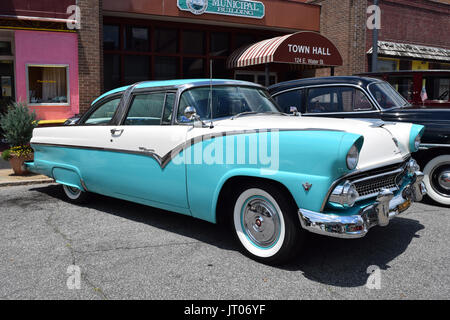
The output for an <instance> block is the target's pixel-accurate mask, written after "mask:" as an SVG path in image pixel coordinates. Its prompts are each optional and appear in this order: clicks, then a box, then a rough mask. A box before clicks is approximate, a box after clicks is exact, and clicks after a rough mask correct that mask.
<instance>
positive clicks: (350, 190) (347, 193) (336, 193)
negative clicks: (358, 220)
mask: <svg viewBox="0 0 450 320" xmlns="http://www.w3.org/2000/svg"><path fill="white" fill-rule="evenodd" d="M358 198H359V194H358V191H357V190H356V187H355V185H354V184H353V183H351V182H350V181H345V182H344V183H343V184H340V185H338V186H337V187H336V188H334V190H333V192H332V193H331V195H330V200H329V202H331V203H333V204H339V205H342V206H344V207H353V205H354V204H355V202H356V199H358Z"/></svg>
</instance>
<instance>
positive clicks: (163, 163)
mask: <svg viewBox="0 0 450 320" xmlns="http://www.w3.org/2000/svg"><path fill="white" fill-rule="evenodd" d="M271 131H278V132H283V131H331V132H345V131H341V130H333V129H323V128H307V129H284V128H282V129H277V128H270V129H254V130H252V129H247V130H236V131H228V132H217V133H208V134H204V135H199V136H196V137H194V138H191V139H189V140H188V141H185V142H183V143H181V144H179V145H178V146H176V147H175V148H173V149H172V150H170V151H169V152H167V153H166V154H165V155H164V156H160V155H158V154H157V153H155V152H151V151H145V150H127V149H114V148H104V147H91V146H80V145H67V144H57V143H41V142H33V143H31V145H32V146H33V145H41V146H51V147H62V148H74V149H87V150H99V151H109V152H119V153H128V154H137V155H143V156H147V157H150V158H153V159H155V160H156V162H158V164H159V166H160V167H161V169H164V168H165V167H166V166H167V165H168V164H169V162H170V161H171V160H172V159H173V158H175V156H177V155H178V154H179V153H180V152H182V151H183V150H185V149H187V148H188V147H190V146H192V145H194V144H195V143H197V142H204V141H207V140H211V139H214V138H219V137H225V136H234V135H239V134H250V133H264V132H271Z"/></svg>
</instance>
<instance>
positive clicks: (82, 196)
mask: <svg viewBox="0 0 450 320" xmlns="http://www.w3.org/2000/svg"><path fill="white" fill-rule="evenodd" d="M62 188H63V191H64V194H65V195H66V197H67V199H68V200H69V201H70V202H73V203H84V202H85V201H86V200H87V199H88V193H87V192H84V191H82V190H80V189H78V188H75V187H70V186H67V185H65V184H63V185H62Z"/></svg>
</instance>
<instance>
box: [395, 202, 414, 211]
mask: <svg viewBox="0 0 450 320" xmlns="http://www.w3.org/2000/svg"><path fill="white" fill-rule="evenodd" d="M409 206H411V200H406V201H405V202H403V203H402V204H400V205H399V206H398V207H397V210H398V212H399V213H400V212H403V211H405V210H406V209H408V208H409Z"/></svg>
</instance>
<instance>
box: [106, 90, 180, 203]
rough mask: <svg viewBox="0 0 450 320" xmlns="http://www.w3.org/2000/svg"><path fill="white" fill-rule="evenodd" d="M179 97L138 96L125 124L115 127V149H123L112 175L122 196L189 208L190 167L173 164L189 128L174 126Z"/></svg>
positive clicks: (171, 94)
mask: <svg viewBox="0 0 450 320" xmlns="http://www.w3.org/2000/svg"><path fill="white" fill-rule="evenodd" d="M175 96H176V93H175V92H165V91H160V92H158V91H156V92H140V93H134V94H133V95H132V96H131V98H130V102H129V104H128V108H127V110H126V113H125V116H124V118H123V119H122V120H121V123H120V124H119V125H117V126H114V127H113V128H111V130H110V132H109V138H110V140H111V142H112V143H111V144H112V146H113V148H114V149H116V150H123V153H122V155H121V156H120V158H118V159H115V160H114V161H116V163H115V164H116V166H115V168H116V170H115V171H114V172H112V174H114V175H115V176H116V181H117V184H116V185H115V192H116V193H117V194H118V195H120V196H125V197H127V198H129V199H130V200H135V201H146V202H148V201H149V202H150V204H152V205H155V206H159V207H163V208H170V209H174V210H175V209H176V208H188V202H187V196H186V172H185V170H186V167H185V165H184V164H182V163H178V162H176V161H171V155H172V152H173V150H174V149H176V147H178V146H180V145H182V144H183V143H184V142H185V140H186V133H187V130H188V128H189V127H187V126H173V125H172V114H173V107H174V103H175Z"/></svg>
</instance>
